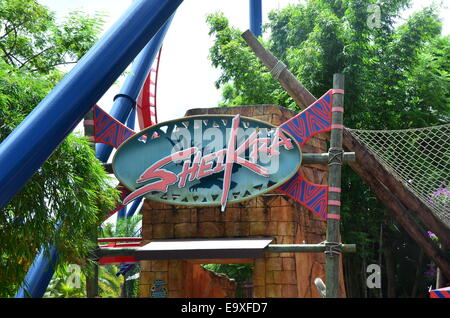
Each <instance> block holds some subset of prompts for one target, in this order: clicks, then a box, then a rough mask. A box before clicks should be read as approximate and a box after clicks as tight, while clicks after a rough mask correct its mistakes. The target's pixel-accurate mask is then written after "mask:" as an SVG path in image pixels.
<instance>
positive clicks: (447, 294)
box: [430, 286, 450, 298]
mask: <svg viewBox="0 0 450 318" xmlns="http://www.w3.org/2000/svg"><path fill="white" fill-rule="evenodd" d="M430 298H450V286H449V287H444V288H439V289H433V290H431V291H430Z"/></svg>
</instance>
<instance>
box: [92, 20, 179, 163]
mask: <svg viewBox="0 0 450 318" xmlns="http://www.w3.org/2000/svg"><path fill="white" fill-rule="evenodd" d="M173 17H174V14H173V15H172V16H171V17H170V18H169V19H168V20H167V22H166V23H165V24H164V25H163V26H162V27H161V29H160V30H159V31H158V33H157V34H156V35H155V36H154V37H153V38H152V40H151V41H150V42H149V43H148V44H147V45H146V47H145V48H144V49H143V50H142V52H141V53H140V54H139V56H138V57H137V58H136V60H135V61H134V62H133V65H132V67H131V72H130V74H129V75H128V76H127V78H126V80H125V83H124V84H123V86H122V88H121V90H120V92H119V94H117V95H116V96H115V97H114V104H113V106H112V108H111V112H110V115H111V116H112V117H113V118H115V119H117V120H118V121H120V122H121V123H125V121H126V120H127V119H129V118H131V117H133V120H132V121H134V117H135V115H132V114H130V113H131V112H132V110H133V109H135V107H136V99H137V98H138V96H139V92H140V91H141V89H142V86H143V85H144V82H145V79H146V78H147V75H148V73H149V71H150V68H151V66H152V64H153V61H154V60H155V57H156V55H157V54H158V52H159V49H160V48H161V45H162V42H163V40H164V37H165V35H166V33H167V30H168V29H169V26H170V23H171V22H172V19H173ZM129 123H130V124H131V123H132V122H129ZM132 129H133V128H132ZM112 150H113V148H112V147H111V146H109V145H106V144H97V148H96V155H97V158H98V159H99V160H101V161H102V162H107V161H108V158H109V156H110V155H111V152H112Z"/></svg>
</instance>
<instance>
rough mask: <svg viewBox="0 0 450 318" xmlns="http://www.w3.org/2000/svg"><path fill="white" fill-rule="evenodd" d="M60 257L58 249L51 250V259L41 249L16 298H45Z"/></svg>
mask: <svg viewBox="0 0 450 318" xmlns="http://www.w3.org/2000/svg"><path fill="white" fill-rule="evenodd" d="M58 255H59V253H58V251H57V250H56V247H52V248H51V249H50V257H48V255H46V253H45V252H44V248H41V250H40V251H39V254H38V255H37V256H36V258H35V259H34V262H33V264H31V267H30V269H29V270H28V273H27V275H26V276H25V279H24V281H23V283H22V285H21V286H20V288H19V290H18V292H17V294H16V296H15V298H28V297H32V298H41V297H42V296H44V294H45V291H46V290H47V286H48V283H49V282H50V280H51V279H52V277H53V273H54V272H55V264H56V260H57V259H58Z"/></svg>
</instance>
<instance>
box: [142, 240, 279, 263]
mask: <svg viewBox="0 0 450 318" xmlns="http://www.w3.org/2000/svg"><path fill="white" fill-rule="evenodd" d="M273 239H274V238H273V237H263V238H223V239H220V238H211V239H172V240H157V241H152V242H151V243H149V244H147V245H145V246H142V247H140V248H138V249H137V250H136V252H135V254H134V256H135V258H136V260H141V261H145V260H174V259H178V260H179V259H217V258H262V257H264V249H265V248H266V247H267V245H269V244H270V243H271V242H272V241H273Z"/></svg>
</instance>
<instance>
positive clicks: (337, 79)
mask: <svg viewBox="0 0 450 318" xmlns="http://www.w3.org/2000/svg"><path fill="white" fill-rule="evenodd" d="M333 89H337V90H343V89H344V76H343V75H342V74H334V76H333ZM343 106H344V94H343V93H335V94H333V111H332V113H331V137H330V151H329V153H330V160H329V162H328V189H329V190H328V218H327V242H328V244H330V247H331V249H330V250H328V251H325V255H326V266H325V272H326V279H327V281H326V285H327V292H326V297H327V298H337V297H338V294H339V256H340V251H339V250H333V248H334V247H335V246H339V245H340V239H341V238H340V236H341V235H340V230H339V223H340V222H339V220H340V215H341V192H340V189H341V168H342V154H343V152H344V151H343V149H342V129H343V127H344V121H343V111H338V110H337V109H339V108H342V107H343Z"/></svg>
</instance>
